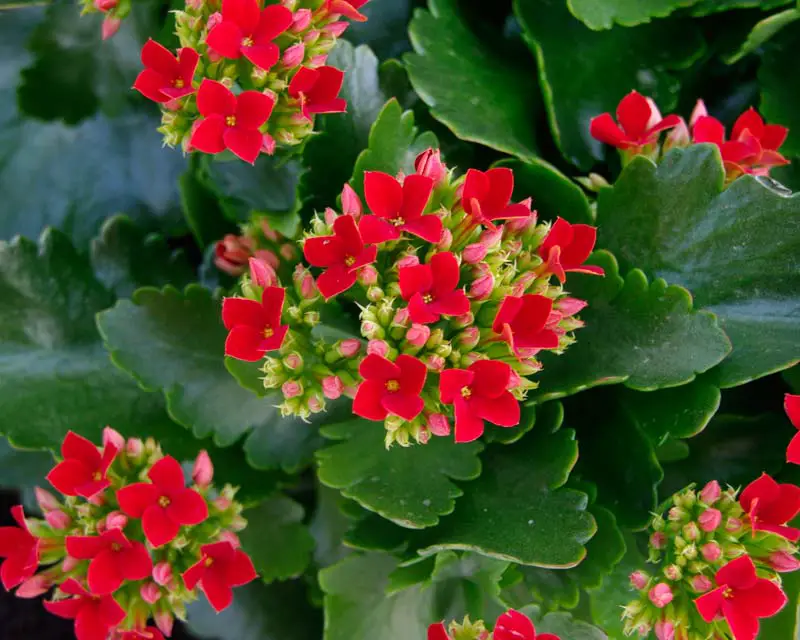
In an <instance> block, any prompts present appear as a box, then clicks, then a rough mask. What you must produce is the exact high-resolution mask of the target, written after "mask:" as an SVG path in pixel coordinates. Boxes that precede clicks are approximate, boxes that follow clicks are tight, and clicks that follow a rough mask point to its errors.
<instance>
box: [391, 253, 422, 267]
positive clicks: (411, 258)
mask: <svg viewBox="0 0 800 640" xmlns="http://www.w3.org/2000/svg"><path fill="white" fill-rule="evenodd" d="M417 265H419V258H418V257H417V256H415V255H414V254H413V253H407V254H406V255H404V256H403V257H402V258H400V259H399V260H398V261H397V263H396V264H395V265H394V266H395V267H396V268H397V269H398V270H399V269H405V268H406V267H416V266H417Z"/></svg>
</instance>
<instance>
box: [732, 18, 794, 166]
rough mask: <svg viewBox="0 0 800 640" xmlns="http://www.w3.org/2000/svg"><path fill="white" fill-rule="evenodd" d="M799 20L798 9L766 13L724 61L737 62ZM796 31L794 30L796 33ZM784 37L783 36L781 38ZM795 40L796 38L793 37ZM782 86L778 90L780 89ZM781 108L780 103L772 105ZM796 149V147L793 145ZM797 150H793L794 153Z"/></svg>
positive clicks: (762, 103) (762, 105) (762, 102)
mask: <svg viewBox="0 0 800 640" xmlns="http://www.w3.org/2000/svg"><path fill="white" fill-rule="evenodd" d="M797 20H800V10H798V9H796V8H795V9H786V10H785V11H781V12H780V13H774V14H772V15H768V16H767V17H766V18H763V19H762V20H759V21H758V22H757V23H756V24H755V25H754V26H753V28H752V30H751V31H750V33H749V34H748V35H747V39H746V40H745V41H744V42H743V43H742V46H741V47H739V49H737V50H736V51H735V52H734V53H732V54H730V55H726V56H725V57H724V60H725V62H727V63H728V64H733V63H735V62H738V61H739V60H740V59H741V58H743V57H744V56H746V55H747V54H750V53H753V52H755V51H758V50H759V49H760V48H761V47H762V46H763V45H764V44H766V43H767V42H768V41H769V40H770V39H772V38H773V37H775V35H776V34H778V33H779V32H781V31H782V30H783V29H784V28H785V27H787V26H788V25H790V24H792V23H793V22H795V21H797ZM796 33H797V31H795V35H796ZM782 39H784V38H782ZM795 41H796V38H795ZM761 70H762V72H763V70H764V66H763V63H762V68H761ZM781 89H782V88H779V89H778V90H779V91H781ZM764 102H765V101H764V100H763V98H762V101H761V108H762V110H763V108H764ZM772 106H774V107H777V108H778V109H779V112H780V110H781V105H774V104H773V105H772ZM785 115H786V116H790V114H789V113H788V110H787V111H786V112H785ZM787 122H788V120H787ZM795 149H797V147H795ZM787 153H788V149H787ZM796 154H797V151H795V155H796Z"/></svg>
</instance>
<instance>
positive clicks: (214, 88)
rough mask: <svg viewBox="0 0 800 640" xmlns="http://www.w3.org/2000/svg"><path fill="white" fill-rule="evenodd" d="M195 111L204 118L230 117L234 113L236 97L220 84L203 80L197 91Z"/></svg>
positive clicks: (206, 79)
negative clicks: (215, 116) (214, 116)
mask: <svg viewBox="0 0 800 640" xmlns="http://www.w3.org/2000/svg"><path fill="white" fill-rule="evenodd" d="M197 109H198V110H199V111H200V113H201V114H202V115H204V116H206V117H208V116H213V115H220V116H232V115H234V114H235V113H236V96H234V95H233V93H231V90H230V89H228V88H227V87H226V86H225V85H224V84H222V83H221V82H217V81H216V80H209V79H208V78H204V79H203V82H202V83H200V89H199V90H198V91H197Z"/></svg>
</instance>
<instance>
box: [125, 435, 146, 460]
mask: <svg viewBox="0 0 800 640" xmlns="http://www.w3.org/2000/svg"><path fill="white" fill-rule="evenodd" d="M143 452H144V442H142V441H141V440H140V439H139V438H128V442H126V443H125V453H127V454H128V456H129V457H131V458H138V457H139V456H140V455H142V453H143Z"/></svg>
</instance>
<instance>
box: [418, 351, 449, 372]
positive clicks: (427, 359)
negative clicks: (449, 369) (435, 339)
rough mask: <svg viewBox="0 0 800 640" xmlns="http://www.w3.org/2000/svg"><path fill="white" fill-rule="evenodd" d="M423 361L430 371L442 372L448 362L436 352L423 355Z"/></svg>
mask: <svg viewBox="0 0 800 640" xmlns="http://www.w3.org/2000/svg"><path fill="white" fill-rule="evenodd" d="M422 362H423V364H424V365H425V366H426V367H428V371H433V372H434V373H441V372H442V371H444V367H445V365H446V364H447V363H446V362H445V359H444V358H443V357H442V356H440V355H438V354H436V353H428V354H426V355H425V356H423V358H422Z"/></svg>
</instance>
